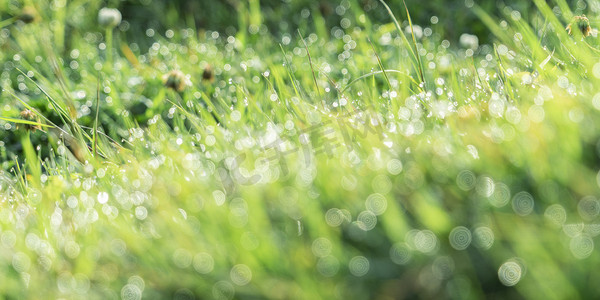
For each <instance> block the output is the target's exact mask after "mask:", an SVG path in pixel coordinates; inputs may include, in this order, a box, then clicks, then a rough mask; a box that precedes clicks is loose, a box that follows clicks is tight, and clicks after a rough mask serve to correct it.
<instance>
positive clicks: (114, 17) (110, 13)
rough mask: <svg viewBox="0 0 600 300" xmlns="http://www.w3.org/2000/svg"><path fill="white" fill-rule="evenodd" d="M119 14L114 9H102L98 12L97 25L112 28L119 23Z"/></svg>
mask: <svg viewBox="0 0 600 300" xmlns="http://www.w3.org/2000/svg"><path fill="white" fill-rule="evenodd" d="M121 18H122V16H121V12H120V11H119V10H118V9H116V8H107V7H105V8H102V9H101V10H100V11H99V12H98V24H100V26H102V27H104V28H114V27H115V26H117V25H119V24H120V23H121Z"/></svg>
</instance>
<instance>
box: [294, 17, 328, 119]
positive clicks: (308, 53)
mask: <svg viewBox="0 0 600 300" xmlns="http://www.w3.org/2000/svg"><path fill="white" fill-rule="evenodd" d="M298 34H299V35H300V39H301V40H302V43H304V48H305V49H306V55H307V56H308V63H309V64H310V70H311V71H312V77H313V81H314V82H315V87H316V89H317V93H318V94H319V101H320V102H321V106H323V109H325V104H323V97H322V96H321V91H320V90H319V84H318V83H317V76H316V75H315V68H314V67H313V62H312V58H311V57H310V51H309V50H308V44H306V41H304V37H303V36H302V33H301V32H300V29H298Z"/></svg>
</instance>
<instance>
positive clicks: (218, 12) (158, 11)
mask: <svg viewBox="0 0 600 300" xmlns="http://www.w3.org/2000/svg"><path fill="white" fill-rule="evenodd" d="M65 1H66V0H59V1H53V2H51V3H59V4H60V2H65ZM35 2H36V1H33V0H24V1H22V0H6V1H3V4H0V8H2V9H0V13H2V14H3V15H4V16H7V15H11V14H13V15H14V14H18V13H19V12H20V9H21V7H22V6H23V5H29V4H31V5H35ZM68 2H69V7H70V8H71V9H69V11H68V12H67V14H66V15H65V16H63V18H64V20H65V22H66V23H67V24H66V25H67V26H68V25H70V28H71V29H72V30H73V31H78V30H84V31H85V30H89V29H90V28H93V27H95V26H96V22H95V20H93V19H90V18H85V17H84V12H86V11H97V10H98V9H99V7H100V6H109V7H116V8H119V9H120V10H121V12H122V13H123V19H124V20H126V22H124V23H123V24H121V27H120V28H121V29H122V30H123V31H127V32H128V33H127V39H128V40H130V41H134V42H140V43H141V44H142V45H144V41H145V40H146V39H145V38H144V37H145V31H146V29H147V28H153V29H155V30H158V31H159V32H164V31H165V30H167V29H169V28H171V27H182V26H183V27H192V28H194V27H195V28H199V29H208V30H216V31H219V32H223V33H226V34H228V35H235V34H236V33H238V32H240V31H248V30H251V31H252V30H268V31H269V32H270V33H272V34H275V35H278V34H282V33H287V32H295V30H296V29H298V28H303V29H306V30H307V31H311V30H313V29H314V27H315V26H318V25H319V24H321V22H324V24H322V25H323V26H324V27H325V28H327V29H333V28H336V27H339V26H340V21H341V19H342V18H343V17H344V14H345V12H346V10H352V12H353V13H354V14H355V15H360V14H363V13H365V14H366V16H367V17H368V18H369V19H370V20H372V21H374V23H387V22H390V21H391V20H390V18H389V15H388V13H387V11H386V10H385V9H383V7H382V5H381V3H380V2H379V0H342V1H337V0H318V1H313V0H293V1H292V0H262V1H260V0H249V1H246V0H244V1H241V0H221V1H190V0H120V1H119V0H112V1H83V0H69V1H68ZM28 3H29V4H28ZM386 3H387V4H388V5H389V6H390V8H391V9H392V10H393V11H394V12H395V14H396V15H397V16H398V17H399V19H400V20H406V12H405V9H404V5H403V1H402V0H390V1H386ZM566 3H568V4H569V5H570V7H571V8H572V10H573V11H574V12H575V13H576V14H577V13H582V12H586V11H589V12H597V11H598V9H599V8H598V7H588V4H587V2H586V1H583V0H568V1H566ZM473 4H475V5H479V6H480V7H481V8H482V9H483V10H485V11H486V12H489V13H490V15H491V16H493V17H498V18H501V17H502V16H503V10H505V9H506V8H507V7H510V8H511V9H513V10H517V11H519V12H521V15H522V16H523V17H525V18H527V17H529V16H530V15H531V13H533V12H535V9H533V8H534V7H535V6H534V5H533V2H532V1H519V0H507V1H502V0H478V1H473V0H431V1H416V0H406V5H407V6H408V9H409V12H410V14H411V16H412V18H413V22H414V23H415V24H417V25H421V26H429V25H431V20H432V17H434V18H437V19H438V20H439V21H437V22H435V23H436V25H435V26H434V28H435V32H436V34H440V35H442V36H443V37H445V38H448V39H449V40H450V41H457V40H458V37H459V36H460V35H461V34H463V33H470V34H475V35H477V36H478V37H479V38H480V40H481V41H482V42H488V41H490V40H489V37H490V36H489V30H488V29H487V28H486V26H485V25H484V24H483V23H482V22H481V21H480V20H479V19H478V18H477V17H476V16H475V14H473V12H472V10H471V9H469V7H471V6H472V5H473ZM38 5H39V6H43V5H44V4H43V2H40V3H39V4H38ZM40 8H41V9H43V13H47V12H48V11H47V10H46V9H45V8H44V7H40ZM54 18H55V19H56V16H54ZM57 21H58V20H57ZM315 21H317V22H315ZM404 24H406V23H404ZM253 26H257V27H258V29H252V27H253ZM311 27H313V28H312V29H311Z"/></svg>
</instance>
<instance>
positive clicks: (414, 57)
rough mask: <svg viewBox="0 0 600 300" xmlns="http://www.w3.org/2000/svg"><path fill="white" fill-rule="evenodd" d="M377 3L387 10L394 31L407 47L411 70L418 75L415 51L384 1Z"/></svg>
mask: <svg viewBox="0 0 600 300" xmlns="http://www.w3.org/2000/svg"><path fill="white" fill-rule="evenodd" d="M379 2H381V4H382V5H383V6H384V7H385V9H386V10H387V12H388V14H389V15H390V17H391V18H392V20H393V21H394V25H396V30H398V33H399V34H400V37H402V40H403V41H404V42H405V43H406V45H407V46H408V51H409V52H410V55H411V56H412V60H411V63H412V65H413V68H414V69H415V72H417V73H419V74H420V72H419V70H420V69H419V67H418V66H417V62H418V61H419V60H418V58H417V54H416V53H415V51H414V50H413V48H412V47H410V42H409V41H408V38H406V35H405V34H404V31H402V28H401V27H400V23H398V19H396V16H395V15H394V13H393V12H392V9H391V8H390V7H389V6H388V5H387V4H386V3H385V1H383V0H379ZM421 82H423V81H421Z"/></svg>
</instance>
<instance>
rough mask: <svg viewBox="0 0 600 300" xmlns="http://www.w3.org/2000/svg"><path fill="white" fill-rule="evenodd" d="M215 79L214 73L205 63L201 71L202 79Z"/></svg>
mask: <svg viewBox="0 0 600 300" xmlns="http://www.w3.org/2000/svg"><path fill="white" fill-rule="evenodd" d="M214 79H215V74H214V72H213V70H212V67H211V66H210V65H206V67H205V68H204V71H203V72H202V80H207V81H213V80H214Z"/></svg>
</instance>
